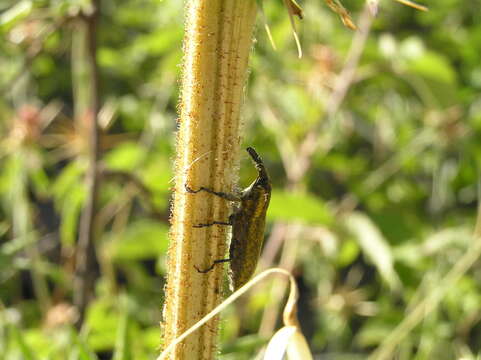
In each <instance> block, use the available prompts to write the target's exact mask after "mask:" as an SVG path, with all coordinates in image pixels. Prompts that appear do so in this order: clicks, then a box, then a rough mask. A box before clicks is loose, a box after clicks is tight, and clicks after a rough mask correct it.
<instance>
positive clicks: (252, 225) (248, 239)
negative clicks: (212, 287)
mask: <svg viewBox="0 0 481 360" xmlns="http://www.w3.org/2000/svg"><path fill="white" fill-rule="evenodd" d="M247 152H248V153H249V155H250V156H251V157H252V160H253V161H254V164H255V166H256V169H257V171H258V176H257V178H256V179H255V181H254V182H253V183H252V184H251V185H250V186H249V187H248V188H246V189H244V190H243V191H242V193H241V195H240V196H236V195H232V194H227V193H222V192H216V191H212V190H210V189H207V188H204V187H201V188H200V189H199V190H192V189H190V188H189V187H187V186H186V189H187V191H188V192H190V193H197V192H199V191H206V192H209V193H211V194H213V195H217V196H220V197H222V198H224V199H226V200H229V201H235V202H237V203H238V205H237V206H236V208H235V210H234V213H233V214H232V215H231V216H230V217H229V221H228V222H220V221H214V222H212V223H209V224H199V225H195V227H205V226H212V225H215V224H217V225H231V226H232V239H231V243H230V248H229V258H228V259H220V260H216V261H214V263H213V264H212V265H211V266H210V267H209V268H207V269H205V270H199V269H197V270H198V271H199V272H202V273H205V272H208V271H210V270H212V269H213V268H214V266H215V264H218V263H222V262H227V261H229V262H230V271H229V277H230V280H231V287H232V288H233V289H234V290H237V289H238V288H240V287H241V286H242V285H244V284H245V283H246V282H247V281H249V279H250V278H251V276H252V274H253V273H254V271H255V270H256V266H257V261H258V259H259V257H260V253H261V250H262V244H263V242H264V229H265V224H266V212H267V208H268V206H269V201H270V197H271V183H270V180H269V176H268V174H267V171H266V169H265V167H264V164H263V162H262V160H261V158H260V157H259V155H257V153H256V152H255V150H254V149H253V148H250V147H249V148H247Z"/></svg>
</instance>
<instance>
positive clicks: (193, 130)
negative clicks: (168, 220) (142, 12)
mask: <svg viewBox="0 0 481 360" xmlns="http://www.w3.org/2000/svg"><path fill="white" fill-rule="evenodd" d="M255 17H256V0H188V1H187V7H186V26H185V38H184V54H185V55H184V61H183V78H182V95H181V103H180V119H179V130H178V135H177V155H176V161H175V193H174V206H173V214H172V227H171V237H170V241H171V243H170V247H169V260H168V279H167V287H166V303H165V308H164V322H163V343H164V347H165V346H167V345H168V344H169V343H170V342H171V341H172V340H173V339H175V338H176V337H177V336H179V335H180V334H182V332H184V331H185V330H186V329H188V328H189V327H190V326H192V325H193V324H194V323H195V322H197V321H198V320H199V319H200V318H202V317H203V316H204V315H205V314H206V313H208V312H209V311H210V310H212V309H213V308H214V307H215V306H216V305H217V304H219V303H220V301H221V299H222V293H223V279H224V277H223V274H224V270H223V267H222V266H216V267H215V268H214V269H213V270H212V271H210V272H209V273H206V274H202V273H199V272H198V271H197V270H196V268H195V267H196V266H197V267H198V268H207V267H209V266H210V264H212V262H213V261H214V260H216V259H222V258H224V257H225V254H226V243H227V234H228V230H229V229H228V228H226V227H225V226H210V227H203V228H194V227H193V225H195V224H199V223H207V222H211V221H213V220H221V221H222V220H224V221H227V219H228V217H229V215H230V211H231V209H230V207H229V204H228V202H226V201H225V200H223V199H220V198H218V197H215V196H209V194H201V193H199V194H190V193H188V192H186V191H185V186H186V185H187V186H189V187H191V188H194V189H197V188H199V187H201V186H204V187H208V188H210V189H214V190H217V191H224V192H233V191H234V190H235V186H236V182H237V172H238V171H237V169H238V162H239V150H240V143H241V135H240V131H241V128H242V126H241V119H240V107H241V105H242V99H243V91H244V86H245V83H246V78H247V65H248V58H249V53H250V51H251V47H252V38H253V29H254V22H255ZM217 330H218V319H217V318H216V319H214V320H212V321H210V322H209V323H207V324H206V325H205V326H204V327H202V329H200V330H199V331H197V332H195V333H194V334H192V335H191V336H189V337H188V338H187V339H186V340H184V341H183V342H182V343H181V344H179V345H177V346H176V348H175V350H174V351H172V352H171V355H170V358H171V359H212V358H215V355H216V352H217V346H216V341H217Z"/></svg>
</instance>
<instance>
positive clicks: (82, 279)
mask: <svg viewBox="0 0 481 360" xmlns="http://www.w3.org/2000/svg"><path fill="white" fill-rule="evenodd" d="M99 6H100V0H93V1H92V8H91V12H90V13H89V14H83V15H81V16H79V19H78V22H77V23H76V26H75V29H74V33H73V41H72V51H73V54H72V65H73V83H74V101H75V119H76V121H77V124H78V128H79V130H80V131H85V133H84V134H85V135H84V138H85V139H86V140H85V144H86V153H87V159H88V165H87V166H88V167H87V172H86V175H85V176H86V179H85V182H86V190H87V195H86V202H85V206H84V209H83V211H82V215H81V218H80V227H79V238H78V243H77V249H76V254H75V257H76V259H75V263H76V265H75V278H74V284H73V290H74V304H75V306H76V307H77V309H78V311H79V314H80V316H79V320H78V322H77V326H78V327H80V326H81V325H82V322H83V318H84V315H85V310H86V307H87V305H88V301H89V298H90V297H91V296H92V292H93V287H94V282H95V271H94V268H95V263H96V261H95V250H94V238H95V214H96V205H97V197H98V188H99V176H98V173H97V162H98V159H99V131H98V121H97V117H98V113H99V109H100V98H99V96H100V94H99V75H98V65H97V60H96V55H97V40H96V37H97V23H98V16H99Z"/></svg>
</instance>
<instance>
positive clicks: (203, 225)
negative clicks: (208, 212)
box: [193, 221, 232, 228]
mask: <svg viewBox="0 0 481 360" xmlns="http://www.w3.org/2000/svg"><path fill="white" fill-rule="evenodd" d="M212 225H226V226H232V222H231V221H229V222H224V221H212V222H211V223H207V224H197V225H194V226H193V227H195V228H203V227H207V226H212Z"/></svg>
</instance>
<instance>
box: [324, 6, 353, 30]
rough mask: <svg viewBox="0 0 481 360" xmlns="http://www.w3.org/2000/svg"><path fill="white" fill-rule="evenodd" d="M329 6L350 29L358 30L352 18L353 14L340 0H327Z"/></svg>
mask: <svg viewBox="0 0 481 360" xmlns="http://www.w3.org/2000/svg"><path fill="white" fill-rule="evenodd" d="M325 1H326V4H327V6H329V7H330V8H331V10H332V11H334V12H335V13H336V14H337V15H339V17H340V18H341V20H342V23H343V24H344V25H345V26H346V27H348V28H349V29H352V30H356V29H357V27H356V24H354V22H353V21H352V19H351V15H349V12H348V11H347V10H346V8H345V7H344V6H343V5H342V4H341V2H340V1H339V0H325Z"/></svg>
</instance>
